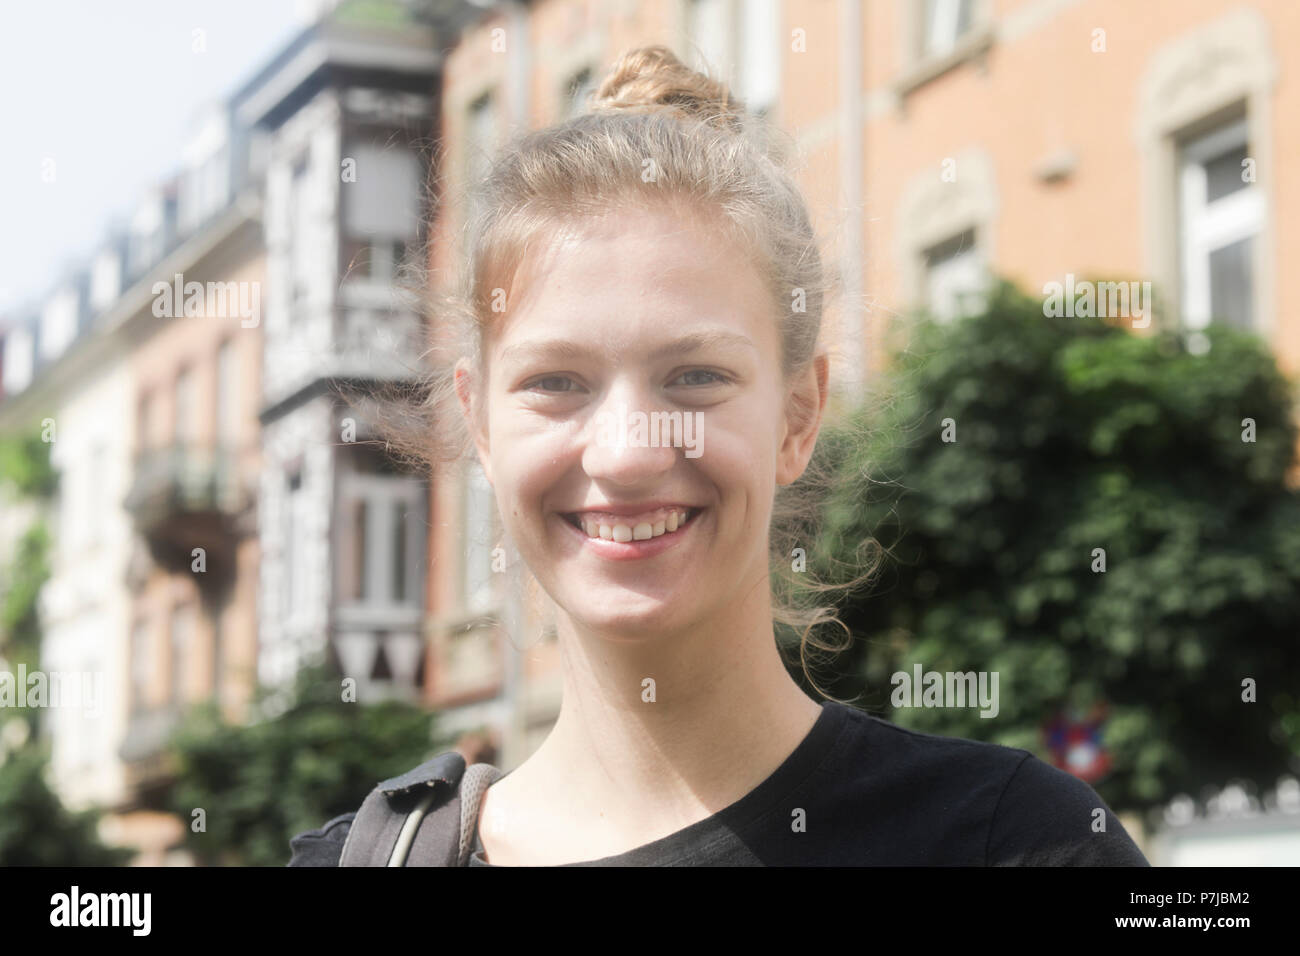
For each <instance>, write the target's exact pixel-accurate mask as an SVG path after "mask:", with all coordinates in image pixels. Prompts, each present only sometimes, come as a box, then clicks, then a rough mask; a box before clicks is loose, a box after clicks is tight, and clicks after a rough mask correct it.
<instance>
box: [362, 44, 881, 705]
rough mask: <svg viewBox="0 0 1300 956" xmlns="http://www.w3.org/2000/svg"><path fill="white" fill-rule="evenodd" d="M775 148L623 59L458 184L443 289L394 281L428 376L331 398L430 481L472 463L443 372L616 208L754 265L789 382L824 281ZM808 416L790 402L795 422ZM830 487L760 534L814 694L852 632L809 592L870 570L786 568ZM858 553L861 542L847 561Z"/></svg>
mask: <svg viewBox="0 0 1300 956" xmlns="http://www.w3.org/2000/svg"><path fill="white" fill-rule="evenodd" d="M789 154H790V149H789V145H788V140H786V141H783V140H781V139H780V138H779V137H778V136H777V135H776V134H775V132H774V131H773V130H771V129H769V128H768V127H767V126H766V124H763V123H761V122H759V121H758V120H756V118H755V117H753V116H751V115H750V114H749V113H748V112H747V111H746V109H745V107H744V105H743V104H742V103H740V102H739V101H737V100H735V99H734V98H733V97H732V96H731V93H730V91H729V90H728V88H727V87H726V85H725V84H723V83H721V82H718V81H717V80H714V79H711V78H710V77H708V76H706V75H704V74H702V73H700V72H697V71H696V70H693V69H691V68H689V67H687V66H686V65H684V64H683V63H682V62H681V61H680V60H678V58H677V57H676V56H675V55H674V54H673V53H672V52H671V51H670V50H668V49H667V48H666V47H663V46H646V47H641V48H639V49H635V50H631V51H629V52H627V53H625V54H624V55H623V56H621V57H620V58H619V59H618V61H617V62H616V63H615V64H614V66H613V68H612V69H611V71H610V72H609V74H608V75H607V76H606V77H605V79H604V81H603V82H602V83H601V84H600V86H599V87H598V88H597V89H596V91H595V92H594V94H593V95H592V97H591V102H590V105H589V109H588V111H587V112H585V113H582V114H580V115H578V116H575V117H572V118H570V119H568V120H565V121H564V122H561V123H558V124H555V125H553V126H549V127H546V128H544V129H540V130H536V131H532V132H529V133H527V134H524V135H522V136H521V137H519V138H517V139H516V140H515V141H514V142H512V143H510V144H508V145H507V146H506V147H504V148H503V149H502V151H501V152H500V153H499V155H498V156H497V157H496V158H495V159H494V161H493V163H492V166H491V168H490V171H489V173H488V175H487V177H486V179H485V180H484V181H483V182H482V183H472V184H470V188H471V189H472V190H473V194H474V198H475V199H476V200H477V201H476V202H474V203H473V204H472V205H473V208H474V209H475V213H474V214H473V215H472V216H471V217H469V219H468V221H467V224H466V230H465V235H464V243H465V245H464V251H465V255H464V257H463V268H462V270H461V272H460V274H459V277H458V283H457V285H456V287H454V288H452V289H451V290H449V291H440V290H435V289H434V288H433V287H432V286H431V285H430V284H429V283H427V282H426V281H424V270H423V267H422V265H420V264H415V265H414V266H413V268H414V271H413V272H411V273H408V276H410V277H412V278H413V279H414V281H412V282H411V285H412V286H413V287H414V288H418V289H420V290H421V294H422V296H423V301H424V303H425V304H426V305H427V306H428V310H429V316H428V318H429V332H430V339H431V341H432V342H433V345H432V347H431V349H430V350H429V352H427V353H426V355H425V358H426V359H427V360H429V366H430V368H431V370H430V371H428V372H427V374H424V375H422V377H421V381H420V383H419V385H418V386H417V387H416V388H415V389H414V398H412V397H411V393H410V392H409V391H407V390H396V389H388V390H386V391H385V392H384V393H382V394H377V393H374V392H371V393H368V394H366V395H360V394H357V393H349V394H345V397H346V398H347V399H348V400H349V401H354V402H356V401H362V402H374V401H378V402H379V403H380V407H379V411H378V413H377V414H375V415H372V416H367V417H369V418H370V419H371V420H372V421H373V422H374V424H375V426H376V428H377V430H378V431H379V434H380V435H381V437H382V438H384V439H385V440H386V442H387V444H388V448H389V450H390V451H391V452H392V453H394V454H395V455H397V456H398V457H400V458H403V459H405V460H406V461H407V462H409V463H411V464H414V465H416V466H418V467H422V468H425V469H427V470H428V471H429V473H430V474H431V475H433V476H435V477H436V476H438V475H440V474H443V473H445V471H446V468H447V466H449V465H454V464H457V463H460V464H464V463H466V462H467V461H471V460H472V454H471V449H472V444H471V442H470V436H469V433H468V429H467V428H466V427H465V424H464V421H463V418H462V415H461V412H460V408H459V405H458V399H457V397H456V394H455V383H454V368H455V364H456V362H457V360H458V359H460V358H461V357H465V358H467V359H468V360H469V361H470V363H471V365H472V368H473V369H474V370H475V372H476V374H475V375H474V379H475V380H476V381H477V382H479V383H482V382H483V381H484V380H485V379H486V375H485V374H482V372H483V371H485V362H486V352H487V350H486V348H485V343H486V341H487V339H488V336H489V335H490V333H491V330H492V326H493V323H494V322H495V321H496V320H497V319H498V318H499V317H500V316H501V314H502V313H501V312H500V311H499V310H498V311H494V310H493V305H494V300H496V304H498V305H499V301H500V299H501V296H502V294H503V292H504V290H508V289H509V288H510V286H511V284H512V282H513V281H514V280H515V279H516V276H517V272H518V270H519V267H520V265H521V263H522V262H523V260H524V258H525V255H526V254H527V253H528V251H529V250H530V249H531V248H533V247H534V245H535V244H544V243H546V242H547V241H549V240H550V239H552V238H554V235H555V233H556V232H557V231H558V230H562V229H565V228H569V227H572V226H576V225H578V224H580V223H581V222H582V221H584V220H589V219H591V218H599V217H601V216H604V215H607V214H609V213H610V212H611V211H612V210H614V209H625V208H628V207H640V208H651V207H654V208H659V209H663V208H665V204H667V208H670V209H671V210H672V211H674V212H676V213H678V214H680V215H682V216H689V217H693V218H695V219H696V220H700V219H707V221H708V222H709V224H710V225H712V226H714V227H715V228H721V229H722V230H724V231H725V233H726V234H727V236H728V238H730V239H732V240H733V241H735V242H736V243H737V244H738V245H739V246H740V247H741V248H743V249H745V250H746V251H747V253H748V254H749V255H750V256H751V257H752V261H753V262H754V264H755V266H756V271H757V272H758V273H759V274H760V275H761V276H762V277H763V278H764V280H765V283H766V286H767V288H768V291H769V293H770V297H771V299H770V300H771V304H772V308H771V314H772V319H773V321H774V322H777V323H778V327H779V331H780V340H781V370H782V373H783V376H784V379H785V381H786V382H787V383H789V382H792V381H793V380H794V379H795V377H796V376H798V375H800V374H801V373H806V372H807V370H808V368H809V366H810V364H811V363H812V362H813V361H814V360H815V359H816V357H817V355H818V344H819V337H820V334H821V327H822V318H823V314H824V310H825V306H826V301H827V299H828V297H829V294H830V291H831V287H832V284H833V279H832V277H831V276H830V274H829V273H828V270H827V269H826V268H825V267H824V265H823V263H822V257H821V253H820V251H819V244H818V240H817V237H816V234H815V231H814V229H813V226H812V222H811V219H810V217H809V214H808V208H807V205H806V203H805V201H804V199H803V196H802V195H801V193H800V190H799V188H798V187H797V185H796V183H795V181H794V179H793V177H792V175H791V173H790V171H789V163H788V156H789ZM437 168H439V167H438V166H437V165H435V170H436V169H437ZM435 175H436V172H435ZM424 261H425V262H427V261H428V259H427V257H426V258H425V260H424ZM510 298H512V297H511V296H509V295H506V300H507V301H509V299H510ZM477 400H478V399H476V401H477ZM815 411H816V409H815V407H813V408H808V407H804V408H802V409H800V410H799V413H800V414H813V413H815ZM831 478H832V475H831V474H830V472H829V469H828V468H826V467H825V465H824V464H823V463H822V462H820V461H819V460H818V457H817V456H814V460H813V461H812V462H810V464H809V468H808V469H807V470H806V471H805V474H804V476H803V477H801V478H800V480H799V481H797V482H795V483H794V484H792V485H788V486H783V487H779V488H777V491H776V495H775V500H774V505H773V515H772V524H771V529H770V544H771V548H770V552H771V553H770V559H771V560H770V563H771V567H772V572H773V574H772V580H773V585H774V587H773V595H772V601H773V620H774V623H780V624H784V625H786V626H789V627H792V628H796V629H799V630H801V635H800V639H799V660H800V664H801V666H802V668H803V672H804V675H805V677H807V679H808V680H809V683H810V684H812V686H813V687H814V688H815V689H816V690H817V691H818V693H821V694H822V695H823V696H828V695H826V693H825V692H824V691H822V689H821V688H820V687H818V686H817V684H816V682H815V680H813V677H812V675H811V673H810V671H809V663H810V660H811V659H812V658H813V657H815V656H818V655H821V654H824V655H829V656H834V655H835V654H838V653H839V652H840V651H842V650H843V649H844V648H845V647H846V646H847V645H848V643H849V642H850V641H851V635H850V634H849V633H848V630H847V628H844V626H843V624H842V622H840V621H839V620H838V618H837V617H836V616H835V614H834V612H833V608H830V607H822V606H817V600H816V597H817V595H820V594H822V593H824V592H827V591H831V590H844V589H849V588H853V587H857V586H859V585H860V584H862V583H864V582H865V581H866V580H867V579H868V578H869V577H870V576H871V575H872V574H873V573H874V571H875V567H876V563H877V562H871V566H869V567H866V568H861V566H860V565H859V566H858V568H857V570H861V573H859V574H856V576H854V577H853V578H852V580H851V581H849V582H848V583H847V584H844V583H841V584H830V583H822V582H818V581H815V580H812V578H811V575H810V572H807V571H798V572H796V571H794V570H793V568H792V565H791V561H790V557H791V554H792V551H793V550H794V549H795V548H800V547H802V548H803V549H804V551H805V552H808V551H809V550H811V549H810V548H809V547H808V546H809V543H810V540H811V536H813V535H815V533H816V525H817V507H818V503H819V502H820V501H821V500H823V499H824V497H825V494H826V491H827V487H828V484H829V482H830V480H831ZM864 544H865V545H867V546H875V543H874V542H864ZM862 554H863V549H862V548H859V552H858V555H857V556H858V557H859V558H860V557H861V556H862ZM828 623H834V624H838V625H839V626H840V627H841V628H842V629H843V630H844V633H845V639H844V641H843V642H842V643H841V644H830V643H828V642H825V641H823V640H821V639H820V638H819V637H818V636H817V635H815V634H814V629H815V628H817V627H819V626H821V625H825V624H828Z"/></svg>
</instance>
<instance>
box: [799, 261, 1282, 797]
mask: <svg viewBox="0 0 1300 956" xmlns="http://www.w3.org/2000/svg"><path fill="white" fill-rule="evenodd" d="M1206 341H1208V343H1209V348H1208V350H1198V352H1200V353H1201V354H1193V353H1192V352H1189V351H1188V349H1187V348H1186V347H1185V345H1184V342H1183V340H1182V339H1181V338H1179V337H1178V336H1177V335H1175V334H1171V333H1162V334H1154V335H1149V336H1142V335H1139V334H1136V333H1134V332H1131V331H1126V330H1124V329H1122V328H1119V327H1116V326H1113V325H1109V324H1107V323H1105V322H1103V321H1101V320H1098V319H1087V318H1052V317H1048V316H1045V315H1044V309H1043V306H1042V303H1041V302H1039V301H1037V300H1035V299H1032V298H1029V297H1026V296H1024V295H1023V294H1021V293H1019V292H1018V291H1016V290H1015V288H1014V287H1012V286H1011V285H1010V284H1008V283H1000V284H998V286H997V287H996V289H995V291H994V292H993V294H992V295H991V296H990V298H989V300H988V304H987V307H986V309H985V310H984V311H983V312H982V313H981V314H979V315H974V316H969V317H967V318H965V319H964V320H960V321H957V322H954V323H951V324H947V325H939V324H936V323H934V322H932V321H929V320H928V319H926V318H925V317H919V318H917V319H916V320H915V322H914V323H913V326H912V328H911V329H910V332H909V334H907V335H905V337H904V339H903V340H902V345H901V347H899V349H898V352H899V354H898V355H897V359H896V362H895V366H894V368H893V370H892V372H891V374H890V376H889V377H888V378H887V379H886V381H885V385H884V391H883V392H882V393H880V395H878V396H877V399H876V400H874V401H872V402H871V403H869V404H868V405H867V406H864V407H863V408H861V409H859V410H858V411H857V412H856V413H854V414H853V415H852V416H851V419H850V420H848V421H847V423H846V424H845V425H844V426H842V427H841V428H839V429H838V430H834V429H833V430H832V432H831V433H830V434H829V436H828V440H827V441H826V442H825V443H824V447H822V446H820V445H819V452H818V453H819V454H822V455H828V456H831V457H830V459H828V460H829V461H831V462H832V465H833V467H835V468H837V469H838V471H837V475H838V478H839V480H838V482H837V485H836V489H835V491H834V492H833V493H832V494H831V496H830V497H829V499H828V500H827V501H826V502H825V507H824V517H825V524H824V529H823V533H822V534H821V535H820V536H819V537H818V539H817V540H816V541H815V542H814V543H813V545H812V548H811V549H810V555H809V558H810V569H812V570H815V571H818V572H820V573H821V574H822V575H823V576H825V577H827V578H830V579H832V580H836V579H837V580H841V581H843V580H847V575H846V573H845V569H846V568H848V567H851V566H852V565H853V561H854V554H855V553H856V549H857V548H858V547H859V545H860V544H861V542H862V541H863V540H864V539H868V538H871V537H874V538H875V539H876V540H877V541H878V542H879V544H880V545H881V546H882V547H883V548H884V549H885V551H886V555H887V557H886V560H885V562H884V564H883V566H882V571H881V573H880V574H879V575H878V577H877V578H876V580H875V582H874V584H873V586H872V587H871V588H869V589H866V590H858V591H856V592H854V593H853V595H852V596H851V597H850V598H849V599H848V600H847V601H846V602H845V604H844V605H843V607H842V609H841V612H840V617H841V619H842V620H843V621H844V622H845V624H846V625H847V626H848V627H849V628H850V629H851V631H852V632H853V634H854V637H855V642H854V644H853V646H852V648H851V649H850V650H849V651H848V652H847V654H846V657H847V663H848V666H847V667H845V664H844V662H843V661H842V662H841V665H840V668H838V670H839V672H840V674H841V675H842V676H841V678H840V679H839V681H838V683H833V684H831V686H830V688H829V689H831V690H833V691H834V692H835V693H836V694H837V696H844V697H855V696H857V695H859V694H861V695H862V697H861V702H862V703H863V704H865V705H866V706H868V708H869V709H872V710H873V711H875V712H878V713H880V714H881V716H884V717H886V718H888V719H890V720H893V721H896V722H897V723H899V724H901V725H905V726H909V727H912V728H915V729H918V730H922V731H926V732H930V733H940V734H946V735H951V736H960V737H967V738H971V739H984V740H991V741H994V742H997V743H1003V744H1006V745H1009V746H1017V747H1024V748H1026V749H1029V750H1031V751H1034V752H1036V753H1038V754H1039V755H1040V756H1042V757H1044V758H1045V759H1050V758H1049V754H1048V752H1047V749H1046V747H1045V745H1044V738H1043V734H1042V729H1043V726H1044V723H1045V721H1047V720H1049V719H1050V718H1051V717H1052V716H1053V715H1054V714H1056V713H1058V712H1059V711H1061V710H1062V709H1064V708H1067V707H1076V708H1080V709H1086V708H1089V707H1091V706H1093V705H1097V704H1101V705H1104V706H1105V708H1106V711H1105V712H1106V714H1107V720H1106V723H1105V725H1104V738H1103V744H1104V746H1105V747H1106V748H1107V749H1108V751H1109V753H1110V754H1111V756H1112V759H1113V769H1112V771H1111V772H1110V773H1109V775H1108V776H1107V777H1106V778H1104V779H1103V780H1101V781H1099V782H1097V783H1096V786H1097V789H1098V790H1099V792H1101V794H1102V796H1103V797H1104V798H1106V799H1107V800H1108V802H1110V803H1111V804H1112V805H1113V806H1116V807H1117V808H1123V809H1134V810H1137V809H1151V808H1153V807H1154V806H1156V805H1158V804H1160V803H1162V802H1163V801H1165V800H1167V799H1168V798H1170V797H1171V796H1173V795H1174V794H1176V793H1179V792H1187V793H1193V794H1195V793H1197V792H1198V791H1199V790H1200V788H1202V787H1204V786H1208V785H1217V786H1221V785H1223V784H1224V783H1225V782H1227V781H1228V780H1231V779H1243V780H1247V781H1253V782H1255V783H1257V784H1258V785H1260V786H1269V785H1271V784H1272V783H1273V782H1274V781H1275V780H1276V778H1277V776H1278V775H1280V774H1282V773H1285V772H1292V773H1294V772H1295V771H1296V768H1297V764H1298V762H1300V761H1298V760H1297V758H1298V757H1300V701H1298V700H1297V688H1300V641H1298V640H1297V637H1298V636H1300V635H1298V633H1297V622H1300V495H1298V494H1297V493H1296V491H1295V490H1294V489H1292V488H1290V487H1288V484H1287V481H1286V475H1287V471H1288V467H1289V466H1290V465H1292V462H1293V456H1294V452H1295V447H1296V426H1295V418H1294V393H1293V391H1292V387H1291V385H1290V384H1289V383H1288V382H1287V380H1286V379H1285V378H1284V377H1283V376H1282V375H1281V374H1280V373H1279V371H1278V369H1277V368H1276V365H1275V363H1274V360H1273V359H1272V357H1271V355H1270V354H1269V353H1268V351H1267V349H1266V347H1265V346H1264V345H1263V344H1262V343H1261V342H1260V341H1259V340H1258V339H1256V338H1254V337H1253V336H1250V335H1248V334H1245V333H1241V332H1238V331H1235V330H1233V329H1230V328H1227V327H1222V326H1218V325H1212V326H1211V327H1210V328H1209V329H1208V330H1207V331H1206ZM1247 420H1249V421H1247ZM945 428H946V429H947V431H948V433H949V437H951V438H953V439H955V440H952V441H944V440H943V437H944V433H945ZM1098 549H1102V550H1098ZM1103 551H1104V561H1105V565H1104V567H1105V570H1104V571H1102V570H1100V568H1101V564H1100V559H1101V558H1102V556H1103ZM915 663H920V664H922V665H923V668H924V669H925V670H927V671H928V670H934V671H940V672H944V671H962V672H965V671H990V672H993V671H996V672H998V674H999V679H1000V684H999V696H1000V712H999V713H998V715H997V716H996V718H989V719H986V718H981V717H980V716H979V709H978V708H971V709H958V708H910V709H907V708H902V707H893V706H892V705H891V701H890V696H891V693H892V692H893V689H894V688H893V685H892V683H891V676H892V674H894V673H895V672H897V671H906V672H908V673H909V674H910V673H912V667H913V665H914V664H915ZM1250 681H1253V682H1255V685H1256V691H1255V693H1256V695H1257V697H1256V700H1255V702H1247V701H1245V700H1243V697H1244V696H1246V693H1245V691H1244V689H1243V682H1250Z"/></svg>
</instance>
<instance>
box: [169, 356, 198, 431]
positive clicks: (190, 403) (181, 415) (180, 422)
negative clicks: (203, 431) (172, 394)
mask: <svg viewBox="0 0 1300 956" xmlns="http://www.w3.org/2000/svg"><path fill="white" fill-rule="evenodd" d="M196 398H197V396H196V395H195V392H194V370H193V369H192V368H185V369H182V370H181V372H180V374H178V375H177V376H176V409H175V412H176V418H175V421H174V422H173V434H172V440H173V441H174V442H175V443H176V444H177V445H179V446H181V447H185V446H188V445H191V444H193V443H194V442H195V440H196V439H197V437H198V432H197V425H198V421H197V418H198V408H197V407H196Z"/></svg>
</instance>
